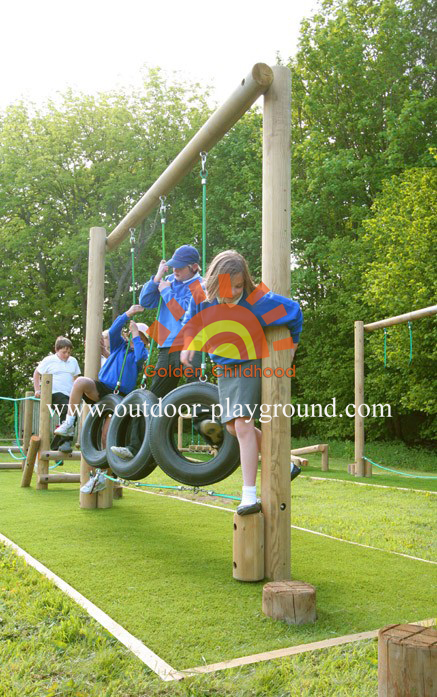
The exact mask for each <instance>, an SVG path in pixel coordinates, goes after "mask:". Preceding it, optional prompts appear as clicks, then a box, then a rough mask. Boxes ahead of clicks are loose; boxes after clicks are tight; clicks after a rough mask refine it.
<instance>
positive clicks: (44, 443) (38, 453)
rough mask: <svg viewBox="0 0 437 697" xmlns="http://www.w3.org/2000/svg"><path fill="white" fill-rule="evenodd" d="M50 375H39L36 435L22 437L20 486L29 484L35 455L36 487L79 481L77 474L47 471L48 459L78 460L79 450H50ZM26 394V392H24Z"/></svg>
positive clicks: (26, 417) (41, 487) (27, 409)
mask: <svg viewBox="0 0 437 697" xmlns="http://www.w3.org/2000/svg"><path fill="white" fill-rule="evenodd" d="M52 380H53V376H52V375H48V374H46V375H43V376H42V377H41V398H40V410H39V428H38V435H33V436H31V437H30V438H29V441H27V438H26V436H25V437H24V438H23V448H24V450H25V452H27V456H26V462H25V465H24V469H23V476H22V479H21V486H22V487H27V486H30V482H31V480H32V475H33V470H34V466H35V461H36V457H38V474H37V483H36V488H37V489H47V488H48V485H49V483H52V484H60V483H65V482H80V475H79V474H70V473H68V472H61V473H53V474H51V473H49V462H50V460H54V461H58V460H80V457H81V455H80V451H78V450H76V451H73V452H71V453H61V452H59V451H58V450H50V412H49V410H48V408H47V407H48V405H49V404H51V402H52ZM26 394H27V393H26ZM29 404H33V403H32V402H27V403H26V409H25V415H26V416H25V423H26V420H29V421H30V423H31V422H32V421H31V417H30V416H27V411H30V407H28V405H29Z"/></svg>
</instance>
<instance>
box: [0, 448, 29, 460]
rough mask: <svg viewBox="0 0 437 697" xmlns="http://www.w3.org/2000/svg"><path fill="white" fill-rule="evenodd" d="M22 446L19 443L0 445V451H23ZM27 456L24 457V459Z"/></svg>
mask: <svg viewBox="0 0 437 697" xmlns="http://www.w3.org/2000/svg"><path fill="white" fill-rule="evenodd" d="M21 450H22V449H21V448H20V447H19V446H18V445H0V453H8V452H9V451H11V453H21ZM24 459H25V458H23V460H24Z"/></svg>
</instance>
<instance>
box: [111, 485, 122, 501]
mask: <svg viewBox="0 0 437 697" xmlns="http://www.w3.org/2000/svg"><path fill="white" fill-rule="evenodd" d="M112 498H113V499H122V498H123V487H122V486H121V484H116V483H115V482H114V486H113V488H112Z"/></svg>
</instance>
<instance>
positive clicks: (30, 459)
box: [21, 436, 41, 487]
mask: <svg viewBox="0 0 437 697" xmlns="http://www.w3.org/2000/svg"><path fill="white" fill-rule="evenodd" d="M40 444H41V438H40V437H39V436H31V438H30V441H29V448H28V450H27V457H26V463H25V465H24V469H23V476H22V477H21V486H22V487H27V486H30V482H31V481H32V475H33V469H34V467H35V460H36V456H37V454H38V450H39V446H40Z"/></svg>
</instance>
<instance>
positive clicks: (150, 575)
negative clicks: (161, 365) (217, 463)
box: [0, 456, 437, 697]
mask: <svg viewBox="0 0 437 697" xmlns="http://www.w3.org/2000/svg"><path fill="white" fill-rule="evenodd" d="M319 462H320V457H318V456H313V457H310V467H309V468H308V471H305V473H304V474H302V475H301V476H300V477H299V478H298V479H296V480H295V481H294V482H293V483H292V485H291V487H292V488H291V491H292V525H293V526H298V527H301V528H307V529H308V530H312V531H315V532H321V533H324V534H327V535H332V536H334V537H338V538H342V539H343V540H349V541H353V542H359V543H361V544H367V545H371V546H374V547H377V548H379V550H382V551H378V550H373V549H365V548H362V547H357V546H355V545H350V544H347V542H342V541H337V540H332V539H329V538H326V537H321V536H318V535H314V534H312V533H311V532H304V531H301V530H297V529H295V528H293V529H292V576H293V578H298V579H301V580H305V581H308V582H310V583H313V584H314V585H315V586H316V588H317V608H318V620H317V622H316V623H315V624H314V625H307V626H303V627H293V626H287V625H285V624H283V623H278V622H273V621H272V620H270V619H269V618H266V617H265V616H264V615H263V614H262V612H261V592H262V586H263V583H255V584H244V583H239V582H236V581H234V580H233V578H232V513H231V512H228V511H226V510H219V509H211V508H209V507H204V506H198V505H194V504H192V503H187V502H184V501H179V500H177V499H174V498H170V497H168V496H157V495H146V494H144V493H142V492H141V493H140V492H138V491H129V490H128V491H125V492H124V498H123V499H122V500H120V501H115V502H114V506H113V508H112V509H108V510H91V511H84V510H80V509H79V501H78V492H77V485H71V484H61V485H51V486H50V489H49V491H36V490H35V488H34V482H33V486H32V488H30V489H21V488H20V487H19V482H20V478H21V473H20V472H5V471H2V472H0V482H1V484H0V486H1V492H2V496H1V499H0V531H1V532H2V533H3V534H5V535H6V536H7V537H9V538H10V539H12V540H13V541H14V542H16V543H17V544H18V545H19V546H21V547H23V548H24V549H25V550H26V551H28V552H29V553H30V554H31V555H32V556H34V557H36V558H37V559H39V560H40V561H41V562H42V563H43V564H45V565H46V566H48V567H49V568H50V569H51V570H52V571H54V572H55V573H57V574H58V575H59V576H61V577H62V578H63V579H64V580H66V581H67V582H68V583H70V584H71V585H72V586H73V587H75V588H76V589H77V590H79V591H80V592H81V593H83V594H84V595H85V596H86V597H87V598H89V599H90V600H92V601H93V602H94V603H95V604H96V605H98V606H99V607H100V608H101V609H103V610H104V611H105V612H107V613H108V614H109V615H110V616H111V617H113V618H114V619H115V620H116V621H117V622H119V623H120V624H121V625H123V626H124V627H125V628H126V629H128V630H129V631H130V632H132V633H133V634H134V635H135V636H137V637H138V638H140V639H141V640H142V641H143V642H144V643H145V644H146V645H147V646H148V647H149V648H151V649H152V650H153V651H155V652H156V653H157V654H158V655H159V656H161V658H163V659H164V660H165V661H167V662H168V663H170V664H171V665H172V666H173V667H174V668H176V669H182V668H189V667H193V666H197V665H202V664H203V663H212V662H218V661H222V660H227V659H231V658H235V657H237V656H243V655H248V654H252V653H258V652H261V651H269V650H272V649H276V648H280V647H285V646H291V645H296V644H302V643H307V642H310V641H317V640H320V639H325V638H331V637H333V636H339V635H340V636H341V635H343V634H349V633H354V632H359V631H366V630H370V629H376V628H378V627H381V626H384V625H385V624H391V623H397V622H404V621H415V620H420V619H425V618H428V617H432V616H433V613H434V612H435V609H434V606H433V604H432V599H433V597H435V578H436V574H435V566H433V565H431V564H427V563H424V562H420V561H415V560H412V559H407V558H405V557H401V556H396V555H394V554H391V553H390V552H398V553H403V554H409V555H412V556H417V557H421V558H424V559H433V542H435V540H434V537H435V536H434V535H433V525H434V523H435V506H436V501H437V499H436V496H435V495H434V494H432V493H428V492H427V491H426V490H423V491H418V492H417V491H412V490H411V488H423V489H424V487H423V486H420V487H417V482H416V481H415V480H414V487H411V486H410V487H406V488H407V490H406V491H404V490H399V489H396V488H395V487H398V486H404V484H405V482H404V481H403V480H402V479H401V477H399V476H395V475H388V476H385V475H384V477H380V476H375V477H374V478H372V479H371V480H363V481H365V482H366V483H372V484H373V483H376V482H377V483H378V484H380V483H384V486H390V487H392V488H389V489H384V488H379V487H373V486H369V487H367V486H365V487H363V486H354V485H353V484H351V483H348V481H347V480H348V479H349V480H350V481H354V480H355V478H353V477H350V475H348V474H347V471H346V465H347V462H346V460H343V461H342V460H340V459H335V461H333V462H331V464H330V467H331V471H330V472H329V473H326V474H327V475H328V476H327V477H325V473H323V476H324V478H325V479H330V478H331V479H340V480H341V479H342V480H343V481H319V480H317V479H312V478H310V477H312V476H317V477H320V476H322V473H321V472H320V465H319ZM77 468H78V465H77V464H75V463H71V464H70V463H66V464H65V465H64V469H65V470H68V471H77ZM420 474H426V473H425V472H421V473H420ZM418 481H421V482H422V485H423V484H424V483H425V482H426V483H427V487H428V488H429V489H431V487H430V485H431V484H434V480H418ZM387 482H388V484H387ZM411 482H413V480H411ZM143 483H148V484H157V485H159V484H163V485H169V484H175V483H174V482H171V480H169V479H168V478H167V477H166V476H165V475H163V473H162V472H161V471H160V470H155V472H154V473H152V475H151V476H150V477H149V478H148V479H147V480H146V481H145V482H143ZM240 483H241V482H240V472H239V471H237V472H235V473H234V474H233V475H232V476H231V477H229V478H228V479H227V480H225V481H223V482H220V483H218V484H216V485H214V490H215V491H217V492H220V493H227V494H230V495H237V496H238V494H239V491H240ZM149 491H151V492H153V493H155V494H156V493H158V492H157V490H156V489H155V490H154V489H151V488H150V489H149ZM169 493H172V494H173V495H175V496H183V497H187V498H193V497H194V495H193V494H192V493H191V492H186V491H180V492H179V491H174V492H173V491H172V492H169ZM197 498H199V496H197ZM200 500H202V501H204V502H206V503H209V504H211V505H216V506H222V507H225V508H229V509H233V508H235V506H236V502H235V501H232V500H228V499H216V498H213V497H209V496H206V495H202V494H200ZM434 558H435V552H434ZM11 566H12V567H13V568H14V573H12V571H11ZM5 570H6V578H7V580H6V582H5V583H4V586H3V577H4V573H2V575H1V579H2V581H1V582H0V585H2V586H3V587H2V597H3V605H4V607H5V608H6V609H5V611H4V613H2V612H1V610H0V617H2V616H3V617H2V620H1V621H0V631H1V633H0V636H1V638H2V639H3V641H2V642H1V643H0V651H3V654H4V655H5V656H6V655H8V651H9V652H12V653H13V655H14V661H15V660H17V665H22V666H23V670H22V676H23V677H22V680H21V678H20V680H21V682H17V676H15V677H14V678H13V682H11V679H12V678H10V679H9V685H10V687H9V688H8V690H7V691H6V692H5V693H4V694H5V695H6V694H7V695H8V696H9V695H14V694H17V695H18V694H20V695H22V694H29V695H33V694H35V695H39V694H44V695H45V694H47V695H52V694H53V695H57V694H60V695H61V694H62V695H63V694H71V695H76V694H77V695H80V694H84V695H94V694H96V695H97V694H102V685H103V684H105V689H104V690H103V693H104V694H105V695H106V694H108V695H112V694H114V695H135V696H136V695H138V696H139V695H144V694H193V695H197V694H198V695H209V694H211V695H216V694H217V695H219V694H235V695H238V694H241V695H249V694H254V695H258V694H259V695H264V694H265V695H272V696H273V695H282V694H284V695H288V694H290V695H294V694H299V695H313V694H314V695H323V697H324V696H325V695H331V694H332V695H337V694H338V695H342V694H344V695H355V694H356V695H360V696H361V695H363V696H364V695H374V694H375V690H376V663H377V659H376V646H375V642H361V643H360V644H358V645H352V646H347V647H338V648H337V649H335V650H334V649H330V650H325V651H322V652H316V653H312V654H309V655H306V654H305V655H302V656H299V657H292V658H289V659H282V660H281V661H275V662H273V663H270V662H269V663H266V664H262V665H258V666H247V667H246V668H244V669H238V670H237V669H235V670H233V671H225V672H224V673H223V674H216V675H209V676H204V677H202V678H195V679H190V680H188V681H184V684H181V685H172V686H169V685H164V684H161V683H160V682H159V679H158V678H156V677H151V676H150V673H149V671H148V670H147V669H146V668H144V666H142V664H141V663H140V662H139V661H138V659H136V658H135V657H132V656H130V655H129V654H128V652H127V651H126V650H125V649H124V648H123V647H121V646H120V645H118V643H117V642H115V640H114V639H112V638H110V637H109V635H108V634H107V633H106V632H105V631H104V630H102V629H101V628H99V627H98V626H97V625H96V624H95V623H94V622H93V621H92V620H90V619H89V618H88V617H87V616H86V615H85V614H84V613H83V611H82V610H81V609H80V608H78V607H77V606H75V605H74V604H73V603H72V602H71V601H70V600H69V599H67V598H65V597H64V596H63V595H62V594H61V592H60V591H58V590H57V589H55V588H53V587H52V586H51V584H49V583H48V582H46V581H41V579H40V578H39V577H38V574H36V572H34V571H33V570H31V569H27V568H26V567H25V566H24V565H23V564H22V562H21V560H17V559H16V558H15V557H14V556H13V555H11V553H10V552H9V551H6V552H5V553H4V555H3V562H2V572H4V571H5ZM8 574H9V576H8ZM17 578H19V582H18V583H17ZM41 584H42V585H41ZM26 589H27V590H26ZM32 589H33V590H32ZM42 598H43V599H42ZM5 618H6V619H5ZM12 618H14V619H12ZM15 618H16V624H17V627H16V628H15V629H14V626H15V625H14V622H15ZM11 623H12V626H11ZM23 628H24V629H25V632H24V636H27V635H29V642H30V645H31V647H32V649H31V652H30V654H29V652H28V651H27V652H26V651H25V650H24V644H23V641H24V642H25V639H24V638H23V631H24V630H23ZM5 632H6V635H5ZM11 632H12V634H11ZM26 632H27V634H26ZM46 635H47V637H49V638H48V640H47V641H48V648H47V647H46V649H44V648H43V647H44V641H45V639H44V638H43V637H45V636H46ZM44 650H47V651H48V652H49V655H50V656H51V657H52V658H51V662H52V664H53V665H51V669H50V671H47V669H46V670H45V671H44V670H42V667H41V666H42V661H43V655H44ZM15 653H16V654H17V656H15ZM2 657H3V656H2ZM32 657H33V658H32ZM57 657H58V658H57ZM64 661H66V666H65V668H64V666H63V665H62V664H63V662H64ZM90 665H91V668H90V667H89V666H90ZM121 666H123V668H121ZM118 667H120V672H119V671H118ZM0 670H1V669H0ZM89 670H91V672H92V674H93V677H92V678H91V679H90V677H89V675H88V674H87V673H88V671H89ZM51 671H52V672H51ZM18 674H19V675H21V673H20V670H18ZM29 674H30V675H32V676H33V678H34V679H35V680H36V683H35V684H39V685H40V688H38V689H40V691H37V690H36V691H35V692H32V691H28V692H26V691H25V689H29V690H31V689H33V688H32V686H31V685H32V680H30V679H29V685H28V687H27V686H26V680H27V679H28V676H29ZM364 675H365V676H366V677H364ZM35 676H36V677H35ZM135 677H136V681H135ZM1 678H3V676H2V673H1V672H0V684H3V685H4V684H8V683H7V682H5V680H4V679H3V680H2V679H1ZM38 680H39V683H38ZM14 681H15V682H14ZM68 681H70V686H69V687H68ZM105 681H106V682H105ZM142 681H144V682H142ZM55 682H56V684H57V685H58V687H56V688H54V689H53V690H52V691H51V692H50V691H49V688H50V686H51V685H52V686H53V683H55ZM146 685H147V687H146ZM90 686H91V687H90ZM98 686H100V692H98ZM19 687H20V689H18V688H19ZM23 688H25V689H23ZM1 689H2V688H1V687H0V694H2V693H1ZM35 689H36V688H35ZM14 690H16V692H14ZM44 690H46V691H44ZM68 690H70V691H68ZM93 690H95V691H93ZM123 690H124V691H123ZM135 690H136V691H135ZM263 690H264V691H263ZM293 690H295V691H293Z"/></svg>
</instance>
